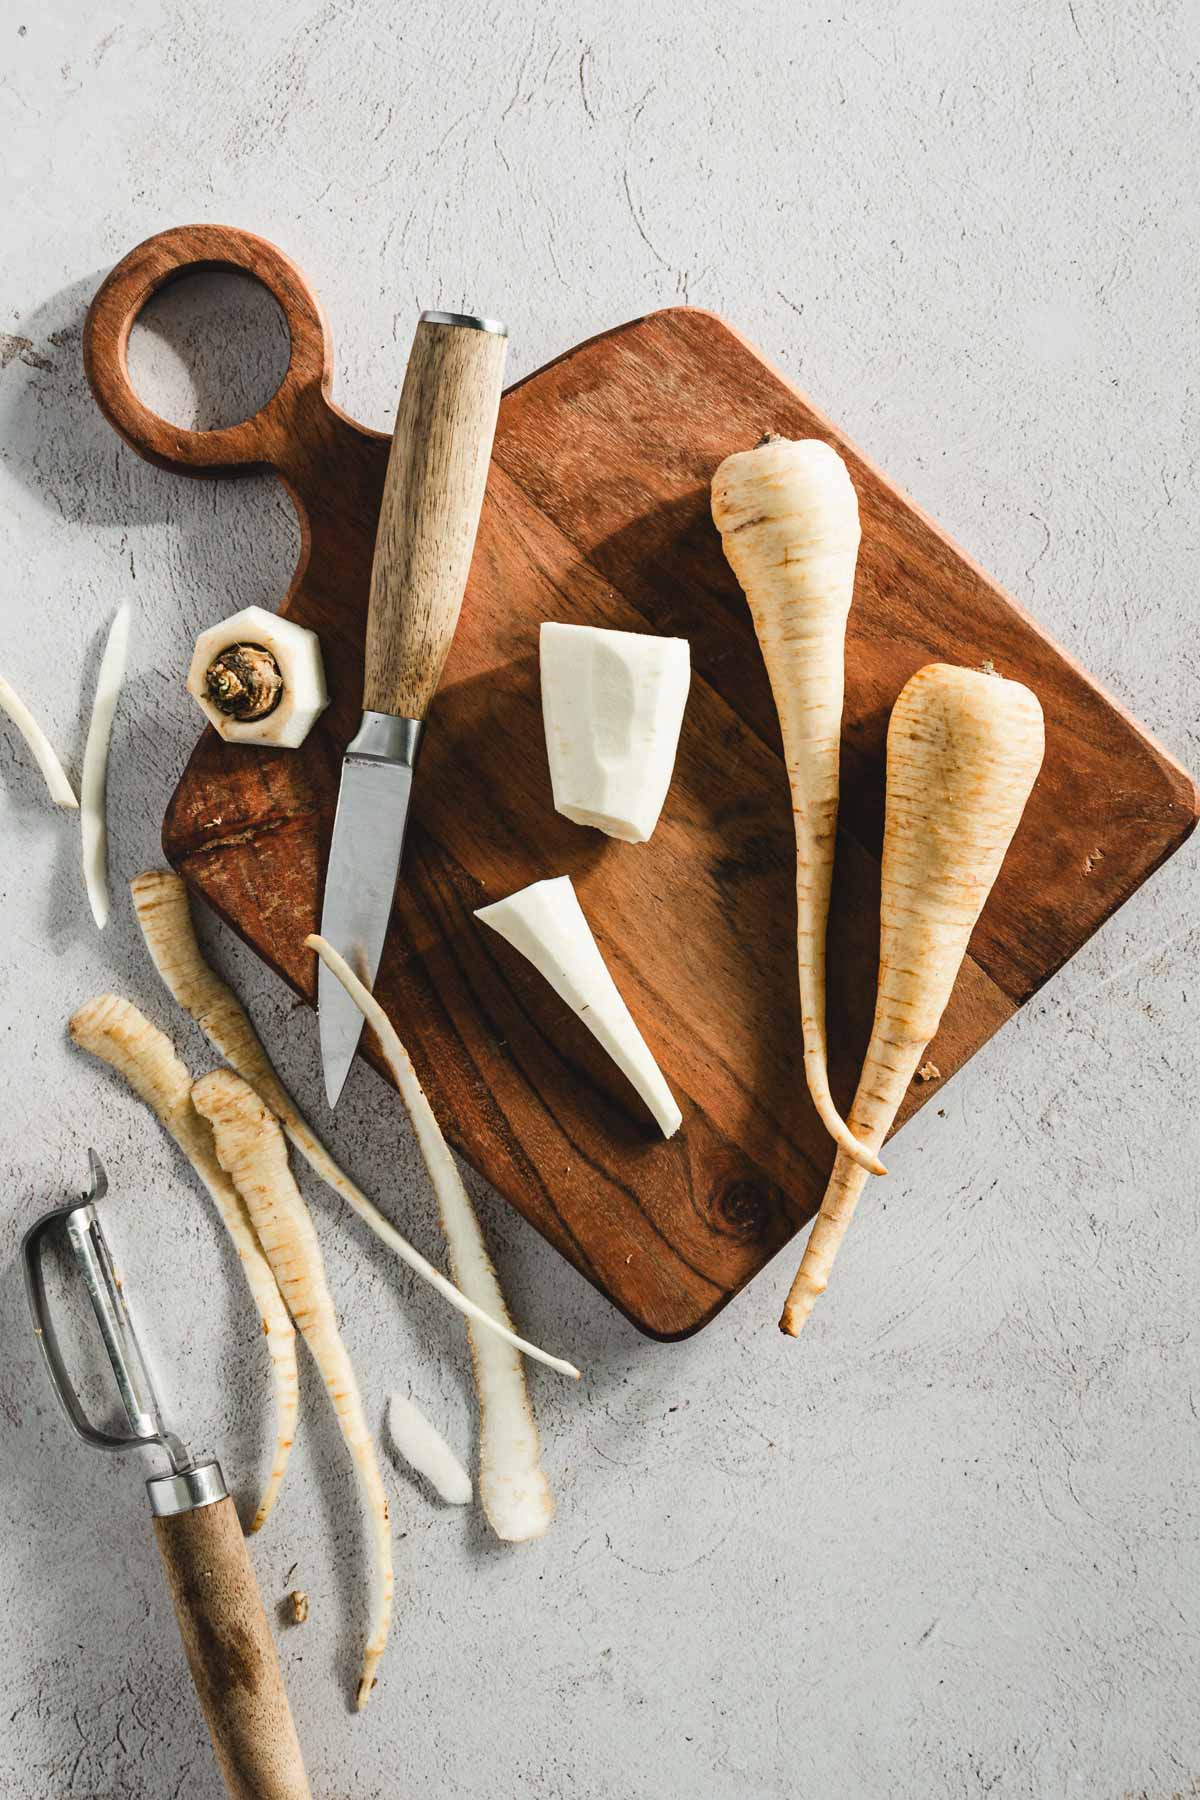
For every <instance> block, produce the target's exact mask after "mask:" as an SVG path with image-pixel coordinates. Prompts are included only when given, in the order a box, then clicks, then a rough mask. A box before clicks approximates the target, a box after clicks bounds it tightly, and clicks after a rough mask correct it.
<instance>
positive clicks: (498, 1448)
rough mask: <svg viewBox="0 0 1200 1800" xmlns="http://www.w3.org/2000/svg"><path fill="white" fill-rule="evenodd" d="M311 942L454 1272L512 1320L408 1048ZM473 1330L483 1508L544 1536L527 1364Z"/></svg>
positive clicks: (520, 1534) (325, 949) (351, 978)
mask: <svg viewBox="0 0 1200 1800" xmlns="http://www.w3.org/2000/svg"><path fill="white" fill-rule="evenodd" d="M304 941H305V943H306V944H307V945H308V947H309V949H310V950H315V951H316V952H317V955H318V956H319V957H320V958H321V960H322V962H323V963H325V965H326V967H327V968H329V969H331V970H332V972H333V973H334V974H335V975H336V976H337V978H338V980H339V981H340V982H341V983H342V986H343V987H344V988H345V989H346V992H347V993H348V994H349V995H350V997H351V999H352V1000H353V1001H354V1003H355V1005H356V1006H357V1007H358V1008H359V1010H360V1011H361V1012H362V1015H363V1017H364V1018H365V1019H366V1021H367V1024H368V1025H370V1026H371V1028H372V1030H373V1031H374V1032H375V1035H376V1037H377V1038H378V1039H379V1047H380V1049H381V1050H382V1051H383V1054H384V1058H385V1059H386V1061H387V1065H388V1068H389V1069H390V1071H391V1075H392V1079H393V1081H394V1082H395V1083H396V1086H397V1088H398V1089H399V1091H400V1095H401V1098H402V1099H403V1101H404V1104H405V1106H406V1107H407V1109H408V1113H409V1117H410V1118H411V1119H412V1122H413V1129H414V1131H415V1132H416V1136H417V1142H418V1144H419V1145H420V1147H421V1154H422V1156H423V1157H424V1158H425V1166H426V1168H427V1169H428V1170H429V1178H430V1180H431V1181H432V1183H433V1189H434V1193H435V1194H436V1195H437V1202H438V1209H439V1211H440V1212H441V1216H442V1229H443V1230H444V1231H445V1233H446V1245H447V1248H448V1249H449V1252H450V1263H451V1267H452V1268H453V1270H454V1275H455V1279H456V1280H457V1282H458V1284H459V1286H460V1287H461V1288H462V1290H463V1292H464V1293H465V1294H468V1295H470V1297H471V1298H472V1300H474V1301H476V1302H477V1303H478V1305H479V1306H480V1307H481V1308H483V1309H484V1310H485V1312H486V1313H487V1314H488V1315H490V1316H491V1317H492V1318H493V1319H496V1318H500V1319H504V1320H505V1321H506V1322H509V1314H508V1308H507V1307H506V1306H505V1304H504V1296H503V1294H502V1293H501V1292H500V1283H499V1280H498V1279H497V1276H496V1271H495V1268H494V1267H493V1265H492V1259H491V1257H490V1256H489V1255H488V1252H487V1245H486V1244H485V1243H484V1241H483V1233H482V1231H481V1230H480V1228H479V1219H478V1217H477V1216H476V1213H475V1208H474V1207H473V1206H472V1205H471V1199H470V1196H469V1194H468V1193H467V1190H466V1188H465V1187H464V1186H463V1180H462V1176H461V1175H460V1174H459V1172H458V1165H457V1163H456V1162H455V1160H454V1158H453V1156H452V1155H451V1154H450V1147H449V1145H448V1144H447V1143H446V1140H445V1138H444V1137H443V1136H442V1132H441V1127H440V1126H439V1124H438V1122H437V1119H436V1118H435V1116H434V1112H433V1108H432V1107H431V1106H430V1104H429V1101H428V1100H427V1099H426V1097H425V1093H424V1090H423V1089H422V1087H421V1084H420V1082H419V1081H418V1080H417V1074H416V1070H415V1069H414V1068H413V1066H412V1062H411V1060H410V1058H409V1055H408V1052H407V1050H406V1049H405V1048H404V1045H403V1044H402V1043H401V1042H400V1039H399V1038H398V1037H397V1035H396V1032H395V1029H394V1027H393V1026H392V1023H391V1021H390V1019H389V1018H388V1016H387V1014H386V1013H385V1012H384V1010H383V1008H382V1007H381V1006H380V1004H379V1002H378V1001H377V1000H376V999H375V998H374V996H373V995H372V994H371V993H370V992H369V991H368V990H367V988H365V987H364V986H363V984H362V982H361V981H360V980H359V979H358V976H357V975H355V973H354V971H353V970H352V969H351V968H350V966H349V965H348V963H347V962H346V961H345V959H344V958H343V957H341V956H339V954H338V952H337V951H336V950H335V949H334V948H333V946H332V945H331V944H328V943H326V941H325V939H324V938H322V937H318V936H317V935H315V934H314V935H313V936H312V937H309V938H306V939H305V940H304ZM467 1332H468V1335H469V1339H470V1345H471V1361H472V1363H473V1365H474V1369H475V1386H476V1389H477V1391H478V1394H479V1497H480V1499H481V1500H482V1502H483V1510H484V1511H485V1512H486V1514H487V1516H488V1519H489V1521H490V1523H491V1526H492V1529H493V1530H494V1531H495V1533H496V1535H497V1537H502V1538H505V1539H507V1540H508V1541H509V1542H511V1543H519V1542H523V1541H525V1540H526V1539H528V1538H534V1537H540V1536H541V1535H542V1533H543V1532H544V1531H545V1530H546V1528H547V1526H548V1525H549V1523H550V1520H551V1519H552V1518H553V1516H554V1501H553V1498H552V1496H551V1493H550V1484H549V1482H548V1481H547V1480H546V1477H545V1475H544V1474H543V1472H542V1468H541V1463H540V1461H539V1456H540V1444H539V1441H538V1431H537V1426H536V1424H535V1423H534V1418H533V1409H532V1408H531V1406H530V1404H529V1394H528V1391H527V1389H526V1386H525V1371H524V1369H523V1368H522V1366H521V1360H520V1358H519V1357H518V1355H517V1353H516V1350H515V1349H514V1347H513V1345H512V1343H511V1342H502V1341H501V1339H500V1338H499V1337H497V1336H496V1335H495V1333H494V1332H481V1331H480V1330H479V1329H478V1327H477V1325H476V1324H475V1323H474V1320H473V1319H468V1322H467ZM561 1366H562V1367H563V1369H564V1372H566V1373H571V1374H574V1375H576V1376H578V1373H579V1372H578V1370H576V1369H572V1368H571V1365H570V1364H569V1363H568V1364H563V1365H561Z"/></svg>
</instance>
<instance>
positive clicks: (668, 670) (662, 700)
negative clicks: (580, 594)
mask: <svg viewBox="0 0 1200 1800" xmlns="http://www.w3.org/2000/svg"><path fill="white" fill-rule="evenodd" d="M540 649H541V670H542V717H543V719H544V721H545V727H546V754H547V756H548V758H549V761H550V781H551V785H552V787H553V789H554V805H555V808H556V809H557V811H559V812H560V813H562V814H563V816H564V817H565V818H568V819H573V820H574V821H575V823H576V824H577V825H592V826H595V828H596V830H597V831H604V832H607V833H608V835H609V837H615V838H622V839H623V840H624V841H625V842H626V843H630V844H643V843H645V841H646V839H647V838H648V837H649V836H650V834H651V832H652V831H653V830H654V827H655V826H656V825H657V824H658V816H659V814H660V813H661V811H662V808H663V801H664V800H665V799H666V797H667V789H668V788H669V787H670V785H671V775H672V772H673V770H674V768H675V752H676V749H677V748H678V744H679V730H680V726H681V725H682V723H683V711H684V707H685V706H686V705H687V697H688V687H689V685H690V682H691V678H692V671H691V658H690V655H689V653H688V644H687V639H686V638H665V637H651V636H647V635H645V634H643V633H641V632H636V631H604V630H601V629H600V628H598V627H596V626H592V625H555V624H550V623H547V624H544V625H543V626H542V629H541V641H540Z"/></svg>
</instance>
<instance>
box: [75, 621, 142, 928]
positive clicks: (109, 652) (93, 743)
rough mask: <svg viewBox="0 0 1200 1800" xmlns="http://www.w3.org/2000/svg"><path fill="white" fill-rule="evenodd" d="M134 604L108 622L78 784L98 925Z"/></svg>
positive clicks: (104, 898)
mask: <svg viewBox="0 0 1200 1800" xmlns="http://www.w3.org/2000/svg"><path fill="white" fill-rule="evenodd" d="M132 617H133V608H132V607H131V606H130V605H129V602H128V601H126V603H125V605H124V606H121V607H119V608H118V609H117V613H116V616H115V617H114V619H113V622H112V624H111V625H110V626H109V631H108V642H107V643H106V644H105V646H104V655H103V656H102V657H101V659H100V673H99V674H98V675H97V677H96V697H95V699H94V700H93V701H92V718H91V723H90V724H89V726H88V734H87V744H86V745H85V746H84V752H83V779H82V781H81V782H80V784H79V799H80V807H79V822H80V826H81V828H82V834H83V880H84V885H85V886H86V888H87V897H88V902H89V904H90V906H91V909H92V917H93V918H94V919H95V921H96V924H97V925H98V926H99V928H100V930H101V931H103V930H104V927H105V926H106V925H107V924H108V824H107V819H106V810H105V790H106V787H107V784H108V740H109V738H110V736H111V735H112V722H113V716H114V714H115V713H116V710H117V701H118V700H119V699H120V697H121V687H122V684H123V682H124V680H125V664H126V661H127V660H128V656H129V621H130V619H131V618H132Z"/></svg>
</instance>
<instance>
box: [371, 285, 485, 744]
mask: <svg viewBox="0 0 1200 1800" xmlns="http://www.w3.org/2000/svg"><path fill="white" fill-rule="evenodd" d="M507 348H508V344H507V339H505V338H504V337H501V336H500V335H498V334H497V333H496V332H492V331H476V330H473V329H472V328H470V327H469V326H462V325H441V324H431V323H429V322H427V321H422V322H421V323H420V324H418V326H417V329H416V333H415V335H414V338H413V346H412V351H411V354H410V355H409V359H408V368H407V369H406V371H405V375H404V386H403V388H402V389H401V393H400V406H399V409H398V411H397V413H396V430H395V434H394V436H393V438H392V448H391V453H390V455H389V457H388V466H387V478H386V480H385V482H384V488H383V500H382V503H381V506H380V510H379V529H378V532H377V534H376V538H375V557H374V562H373V565H372V569H371V593H370V601H369V604H368V608H367V648H366V675H365V682H364V687H363V707H364V709H365V710H367V711H369V712H382V713H394V714H395V715H396V716H397V717H398V718H402V719H423V718H424V717H425V714H426V712H427V711H428V709H429V702H430V701H431V700H432V698H433V696H434V694H435V693H436V691H437V686H438V683H439V681H440V680H441V678H442V669H443V667H444V665H445V661H446V657H447V655H448V654H449V650H450V644H451V641H452V640H453V637H454V628H455V626H456V625H457V624H458V617H459V612H460V610H461V607H462V599H463V589H464V588H465V587H466V585H467V572H468V570H469V569H470V567H471V552H472V550H473V549H474V547H475V533H476V531H477V529H478V526H479V509H480V507H481V506H482V504H483V491H484V487H485V485H486V482H487V472H488V462H489V460H490V457H491V453H492V438H493V435H494V433H495V430H496V410H497V408H498V407H499V405H500V389H501V385H502V382H503V378H504V357H505V352H506V350H507Z"/></svg>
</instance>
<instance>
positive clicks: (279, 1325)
mask: <svg viewBox="0 0 1200 1800" xmlns="http://www.w3.org/2000/svg"><path fill="white" fill-rule="evenodd" d="M70 1031H71V1036H72V1038H73V1039H74V1041H75V1042H76V1043H77V1044H78V1045H79V1047H80V1049H81V1050H86V1051H88V1052H89V1054H90V1055H92V1056H97V1057H99V1058H100V1060H101V1062H105V1063H107V1064H108V1066H109V1068H110V1069H114V1070H115V1071H116V1073H117V1074H118V1075H120V1076H122V1077H123V1079H124V1080H125V1081H127V1082H128V1084H129V1086H130V1087H131V1088H132V1089H133V1091H134V1093H135V1094H137V1096H138V1098H139V1099H141V1100H144V1101H145V1103H146V1105H147V1106H148V1107H149V1108H150V1110H151V1112H152V1113H153V1114H154V1116H155V1118H156V1119H157V1120H158V1122H159V1124H160V1125H161V1126H162V1128H163V1130H164V1131H165V1132H166V1133H167V1135H168V1136H169V1137H172V1138H174V1140H175V1142H176V1144H177V1145H178V1146H179V1148H180V1150H182V1151H183V1154H184V1155H185V1156H186V1157H187V1159H188V1161H189V1162H190V1163H191V1165H192V1167H193V1169H194V1170H195V1171H196V1173H197V1175H198V1176H199V1177H200V1179H201V1181H202V1182H203V1183H204V1185H205V1187H206V1188H207V1189H208V1192H209V1195H210V1197H211V1199H212V1202H213V1204H214V1206H215V1207H216V1209H217V1211H218V1212H219V1213H220V1215H221V1219H222V1222H223V1224H224V1226H225V1229H226V1230H227V1231H228V1233H229V1235H230V1237H231V1238H232V1240H233V1246H234V1249H235V1250H236V1251H237V1253H238V1258H239V1260H240V1262H241V1265H242V1273H243V1274H244V1275H245V1277H246V1285H247V1287H248V1288H249V1289H250V1292H251V1294H252V1295H253V1297H254V1303H255V1305H256V1306H257V1308H258V1314H259V1317H260V1319H261V1320H262V1328H263V1332H264V1334H265V1336H266V1340H267V1349H268V1351H269V1353H270V1357H271V1378H272V1381H273V1383H274V1388H275V1454H274V1458H273V1461H272V1464H271V1473H270V1475H269V1476H268V1478H267V1485H266V1487H265V1488H264V1489H263V1495H262V1499H261V1500H260V1501H259V1503H258V1511H257V1512H256V1513H255V1515H254V1520H253V1523H252V1524H251V1526H250V1529H251V1531H258V1530H259V1528H260V1527H261V1526H262V1525H263V1524H264V1523H265V1522H266V1518H267V1515H268V1513H269V1512H270V1510H271V1508H272V1506H273V1505H274V1504H275V1498H276V1495H277V1494H278V1493H279V1488H280V1484H281V1482H282V1481H283V1472H284V1470H285V1468H286V1467H287V1460H288V1457H289V1455H290V1454H291V1449H292V1443H293V1440H294V1439H295V1435H296V1415H297V1411H298V1409H299V1404H300V1387H299V1381H298V1379H297V1373H296V1333H295V1331H294V1330H293V1328H292V1321H291V1319H290V1318H289V1316H288V1310H287V1307H286V1306H285V1305H284V1303H283V1300H282V1297H281V1296H280V1292H279V1287H278V1284H277V1282H276V1280H275V1276H274V1274H273V1273H272V1271H271V1265H270V1263H269V1262H268V1261H267V1259H266V1257H265V1256H264V1255H263V1251H262V1246H261V1244H260V1243H259V1241H258V1238H257V1237H256V1236H255V1232H254V1226H253V1225H252V1223H251V1221H250V1215H249V1213H248V1212H247V1211H246V1206H245V1202H244V1201H243V1200H242V1197H241V1195H240V1194H239V1193H238V1191H237V1189H236V1188H235V1187H234V1185H233V1183H232V1181H230V1179H229V1177H228V1175H227V1174H226V1173H225V1171H224V1169H223V1168H222V1167H221V1165H220V1163H219V1162H218V1161H217V1153H216V1150H215V1149H214V1148H213V1136H212V1130H211V1127H210V1126H209V1124H208V1122H207V1120H205V1119H202V1118H201V1117H200V1115H199V1113H198V1112H197V1111H196V1109H195V1107H194V1106H193V1105H192V1078H191V1076H190V1075H189V1074H188V1072H187V1070H186V1069H185V1068H184V1066H183V1064H182V1063H181V1062H180V1060H179V1058H178V1057H177V1056H176V1054H175V1052H174V1050H173V1049H172V1047H171V1044H170V1041H169V1040H168V1039H167V1038H166V1037H164V1036H163V1034H162V1032H161V1031H159V1029H158V1027H157V1026H155V1025H152V1024H151V1023H150V1021H149V1019H147V1018H144V1017H143V1016H142V1014H141V1013H140V1012H139V1011H138V1009H137V1007H136V1006H133V1005H131V1004H130V1002H129V1001H128V1000H122V999H119V998H118V996H117V995H116V994H101V995H99V996H98V997H97V998H96V999H95V1000H89V1001H88V1002H87V1004H86V1006H81V1007H80V1008H79V1011H78V1012H77V1013H76V1014H75V1016H74V1018H73V1019H72V1020H71V1025H70Z"/></svg>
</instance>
